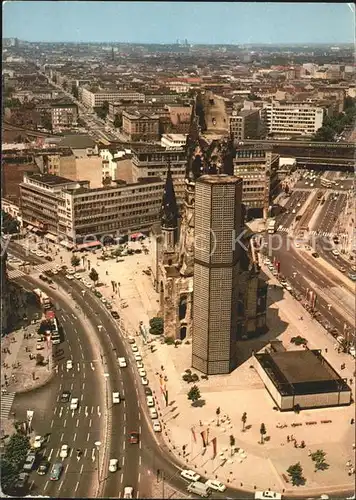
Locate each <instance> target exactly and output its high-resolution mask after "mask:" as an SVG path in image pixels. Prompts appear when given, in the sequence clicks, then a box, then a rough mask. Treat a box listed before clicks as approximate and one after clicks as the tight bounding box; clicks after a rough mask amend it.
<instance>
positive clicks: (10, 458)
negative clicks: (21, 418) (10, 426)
mask: <svg viewBox="0 0 356 500" xmlns="http://www.w3.org/2000/svg"><path fill="white" fill-rule="evenodd" d="M29 449H30V440H29V438H28V437H27V436H26V435H24V434H23V433H22V432H21V431H20V427H19V430H18V431H17V432H16V433H15V434H13V435H12V436H11V437H10V439H9V442H8V444H7V445H6V446H5V452H4V454H3V456H2V459H1V487H2V490H3V491H4V492H5V493H7V492H8V491H9V489H10V488H11V486H12V485H13V484H14V482H15V481H16V480H17V477H18V475H19V473H20V472H21V470H22V466H23V464H24V462H25V459H26V455H27V452H28V450H29Z"/></svg>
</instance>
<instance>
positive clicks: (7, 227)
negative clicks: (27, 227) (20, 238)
mask: <svg viewBox="0 0 356 500" xmlns="http://www.w3.org/2000/svg"><path fill="white" fill-rule="evenodd" d="M1 227H2V231H3V233H4V234H15V233H18V232H19V231H20V223H19V221H18V220H16V219H14V218H13V217H11V215H10V214H8V213H6V212H4V210H1Z"/></svg>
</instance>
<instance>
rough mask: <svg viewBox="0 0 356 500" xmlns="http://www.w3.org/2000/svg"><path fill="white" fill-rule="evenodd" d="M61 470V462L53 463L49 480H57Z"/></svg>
mask: <svg viewBox="0 0 356 500" xmlns="http://www.w3.org/2000/svg"><path fill="white" fill-rule="evenodd" d="M62 471H63V465H62V464H61V463H59V462H57V463H55V464H53V465H52V469H51V474H50V476H49V479H50V480H51V481H58V479H59V478H60V477H61V474H62Z"/></svg>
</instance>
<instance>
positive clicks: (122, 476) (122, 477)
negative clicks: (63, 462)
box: [47, 472, 124, 483]
mask: <svg viewBox="0 0 356 500" xmlns="http://www.w3.org/2000/svg"><path fill="white" fill-rule="evenodd" d="M123 480H124V475H123V473H122V472H121V476H120V483H122V481H123ZM47 483H48V481H47Z"/></svg>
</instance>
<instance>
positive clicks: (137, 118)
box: [122, 111, 160, 142]
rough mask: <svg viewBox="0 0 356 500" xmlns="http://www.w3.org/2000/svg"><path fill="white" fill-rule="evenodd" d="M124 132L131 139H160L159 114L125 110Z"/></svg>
mask: <svg viewBox="0 0 356 500" xmlns="http://www.w3.org/2000/svg"><path fill="white" fill-rule="evenodd" d="M122 132H123V134H125V135H126V136H127V138H128V139H129V140H130V141H145V142H147V141H159V138H160V119H159V116H158V115H156V114H154V113H152V114H148V113H140V112H139V111H135V112H128V111H123V112H122Z"/></svg>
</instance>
